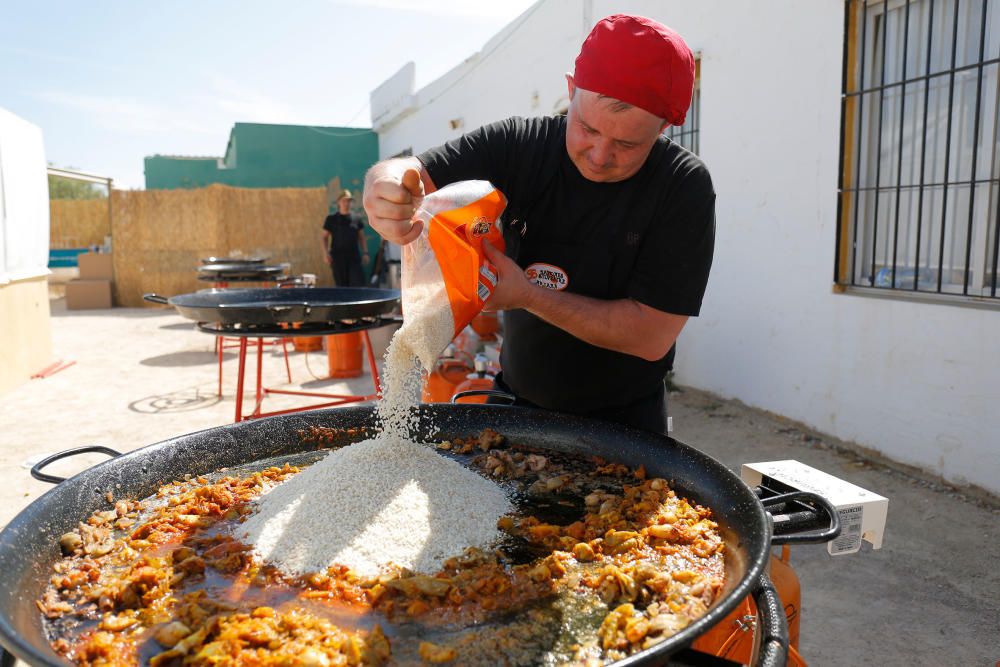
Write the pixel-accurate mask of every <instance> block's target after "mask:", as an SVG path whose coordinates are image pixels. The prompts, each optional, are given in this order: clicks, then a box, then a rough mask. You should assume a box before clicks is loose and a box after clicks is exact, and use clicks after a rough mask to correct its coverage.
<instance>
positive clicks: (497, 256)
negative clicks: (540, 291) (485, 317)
mask: <svg viewBox="0 0 1000 667" xmlns="http://www.w3.org/2000/svg"><path fill="white" fill-rule="evenodd" d="M483 251H484V252H485V253H486V259H488V260H490V262H491V263H492V264H493V266H495V267H496V268H497V286H496V287H495V288H494V290H493V295H492V296H490V299H489V301H487V302H486V306H485V308H484V310H486V311H487V312H494V311H498V310H513V309H515V308H523V307H524V306H525V305H526V304H527V303H528V300H529V297H530V295H531V292H532V290H534V289H537V288H536V287H535V286H534V285H532V284H531V283H530V282H529V281H528V278H527V277H526V276H525V275H524V270H523V269H521V267H520V266H518V265H517V262H515V261H514V260H512V259H511V258H510V257H508V256H507V255H505V254H503V253H502V252H501V251H500V250H498V249H497V248H495V247H494V246H493V245H492V244H491V243H490V242H489V241H486V240H484V241H483Z"/></svg>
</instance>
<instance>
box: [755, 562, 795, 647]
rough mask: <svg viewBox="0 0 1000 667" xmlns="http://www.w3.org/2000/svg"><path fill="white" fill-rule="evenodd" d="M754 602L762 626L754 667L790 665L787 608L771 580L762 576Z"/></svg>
mask: <svg viewBox="0 0 1000 667" xmlns="http://www.w3.org/2000/svg"><path fill="white" fill-rule="evenodd" d="M753 600H754V602H755V603H756V604H757V614H758V616H759V618H760V625H759V627H758V628H757V632H758V633H759V635H760V648H759V649H758V651H757V658H756V660H754V661H753V665H754V667H779V666H784V665H787V664H788V619H787V618H785V606H784V605H783V604H782V603H781V598H780V597H778V591H777V590H775V588H774V584H772V583H771V579H770V578H769V577H768V576H767V575H766V574H762V575H760V578H758V579H757V587H756V589H755V590H754V592H753Z"/></svg>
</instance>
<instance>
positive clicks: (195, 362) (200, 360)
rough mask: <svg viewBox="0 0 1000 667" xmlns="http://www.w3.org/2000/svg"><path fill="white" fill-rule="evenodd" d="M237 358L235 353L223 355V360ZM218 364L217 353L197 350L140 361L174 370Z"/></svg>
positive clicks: (171, 353)
mask: <svg viewBox="0 0 1000 667" xmlns="http://www.w3.org/2000/svg"><path fill="white" fill-rule="evenodd" d="M235 356H236V354H235V353H232V352H226V353H224V354H223V359H230V358H233V357H235ZM218 362H219V355H217V354H216V353H215V352H211V351H197V350H185V351H182V352H170V353H168V354H159V355H157V356H155V357H147V358H145V359H140V360H139V363H140V364H142V365H143V366H156V367H160V368H162V367H170V368H174V367H177V366H204V365H206V364H216V363H218Z"/></svg>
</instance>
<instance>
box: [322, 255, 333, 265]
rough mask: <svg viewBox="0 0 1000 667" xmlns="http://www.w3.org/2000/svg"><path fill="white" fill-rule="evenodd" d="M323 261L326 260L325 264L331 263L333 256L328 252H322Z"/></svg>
mask: <svg viewBox="0 0 1000 667" xmlns="http://www.w3.org/2000/svg"><path fill="white" fill-rule="evenodd" d="M323 261H324V262H326V263H327V264H332V263H333V257H331V256H330V253H328V252H324V253H323Z"/></svg>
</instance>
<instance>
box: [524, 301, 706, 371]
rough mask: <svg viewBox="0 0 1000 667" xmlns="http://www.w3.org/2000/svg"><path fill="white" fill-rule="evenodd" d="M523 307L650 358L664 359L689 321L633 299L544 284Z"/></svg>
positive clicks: (598, 342) (589, 338)
mask: <svg viewBox="0 0 1000 667" xmlns="http://www.w3.org/2000/svg"><path fill="white" fill-rule="evenodd" d="M524 308H525V310H527V311H528V312H530V313H532V314H533V315H535V316H537V317H540V318H541V319H543V320H545V321H546V322H548V323H549V324H552V325H554V326H557V327H559V328H560V329H563V330H564V331H566V332H568V333H570V334H572V335H573V336H575V337H577V338H579V339H580V340H583V341H584V342H587V343H590V344H591V345H595V346H597V347H603V348H605V349H608V350H614V351H615V352H623V353H625V354H631V355H633V356H636V357H640V358H642V359H645V360H647V361H656V360H658V359H661V358H662V357H663V356H664V355H665V354H666V353H667V352H668V351H669V350H670V346H671V345H673V343H674V341H675V340H676V339H677V335H678V334H679V333H680V331H681V329H682V328H683V327H684V323H685V322H686V321H687V317H684V316H680V315H672V314H669V313H662V312H658V311H653V310H652V309H651V308H649V307H647V306H643V305H641V304H639V303H638V302H636V301H633V300H631V299H615V300H610V301H609V300H604V299H594V298H591V297H587V296H582V295H579V294H573V293H570V292H561V291H555V290H550V289H545V288H542V287H536V288H534V289H532V290H531V291H530V296H529V298H528V300H527V302H526V305H525V307H524ZM651 312H654V313H656V314H653V315H651V314H650V313H651Z"/></svg>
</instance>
